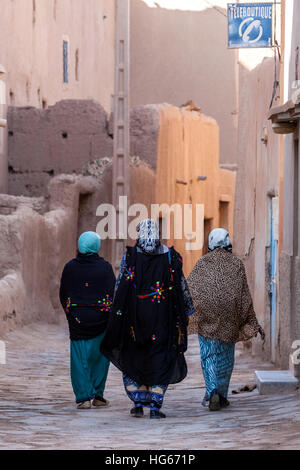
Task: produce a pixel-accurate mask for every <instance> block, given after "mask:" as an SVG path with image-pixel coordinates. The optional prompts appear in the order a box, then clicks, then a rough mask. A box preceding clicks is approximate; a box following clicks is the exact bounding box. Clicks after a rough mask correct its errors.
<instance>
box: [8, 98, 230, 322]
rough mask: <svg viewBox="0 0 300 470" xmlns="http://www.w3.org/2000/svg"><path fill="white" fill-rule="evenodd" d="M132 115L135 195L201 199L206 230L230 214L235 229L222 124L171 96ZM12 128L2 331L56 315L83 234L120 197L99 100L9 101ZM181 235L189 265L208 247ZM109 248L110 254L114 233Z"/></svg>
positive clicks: (134, 199) (134, 198)
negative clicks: (37, 104) (115, 194)
mask: <svg viewBox="0 0 300 470" xmlns="http://www.w3.org/2000/svg"><path fill="white" fill-rule="evenodd" d="M130 122H131V126H130V128H131V134H130V141H131V152H132V153H134V155H132V157H131V159H130V193H131V200H130V203H131V204H134V203H140V204H145V205H146V207H147V208H148V210H150V207H151V204H153V203H158V204H161V203H169V204H173V203H174V202H178V203H180V204H184V203H187V204H190V203H192V204H193V205H195V204H196V203H201V204H204V216H205V219H206V230H209V229H212V228H214V227H216V226H218V225H220V223H221V222H220V221H221V220H223V223H224V224H226V223H227V224H228V229H229V231H230V232H231V235H232V224H233V201H234V187H235V174H234V173H233V172H232V171H228V170H220V169H219V166H218V158H219V155H218V151H219V136H218V125H217V123H216V122H215V121H214V120H213V119H211V118H208V117H206V116H204V115H203V114H202V113H201V112H199V110H196V109H194V108H193V107H191V108H188V107H186V108H182V109H180V108H176V107H174V106H170V105H167V104H162V105H148V106H137V107H135V108H132V109H131V112H130ZM8 135H9V137H8V138H9V141H8V162H9V168H10V171H9V175H8V187H9V188H10V195H1V197H0V231H1V233H2V235H5V236H2V237H1V241H0V252H1V253H3V256H2V260H3V261H2V263H1V279H0V297H1V298H2V300H3V302H2V308H1V310H0V318H1V319H2V323H1V331H4V330H5V329H9V328H14V327H15V325H17V324H23V323H24V322H29V321H33V320H35V319H40V318H43V317H44V316H46V317H47V318H48V319H49V320H51V321H55V320H57V318H58V316H57V314H58V312H59V311H60V306H59V303H58V286H59V280H60V273H61V271H62V268H63V265H64V263H65V262H66V261H67V260H68V259H70V258H71V257H72V256H74V255H75V253H76V239H77V237H78V234H80V233H82V232H83V231H85V230H95V229H96V226H97V223H98V222H99V217H97V215H96V209H97V207H98V206H99V204H102V203H106V202H111V200H112V141H113V136H112V134H111V125H110V120H109V118H108V115H107V113H106V112H105V110H104V109H103V107H102V106H101V105H100V104H99V103H97V102H96V101H95V100H63V101H61V102H59V103H57V104H56V105H54V106H50V107H48V108H47V109H37V108H33V107H10V108H9V110H8ZM199 177H200V178H199ZM182 182H183V183H187V184H181V183H182ZM8 234H10V235H8ZM8 239H9V240H10V241H9V242H8ZM173 241H174V245H175V247H176V248H177V249H178V250H179V251H180V252H181V253H182V255H183V258H184V266H185V272H186V274H188V273H189V271H190V270H191V268H192V266H193V263H194V261H196V259H198V258H199V256H201V254H202V253H203V250H202V249H199V250H197V251H188V250H186V249H185V248H186V247H185V243H186V241H187V240H183V241H181V240H172V239H170V240H168V242H169V243H173ZM132 242H134V241H133V240H132ZM204 250H205V248H204ZM102 255H103V256H104V257H105V258H106V259H108V260H109V259H110V256H111V249H110V242H109V240H105V241H104V242H103V248H102ZM43 260H45V261H44V262H43ZM42 305H44V308H43V307H42Z"/></svg>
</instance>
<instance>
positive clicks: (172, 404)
mask: <svg viewBox="0 0 300 470" xmlns="http://www.w3.org/2000/svg"><path fill="white" fill-rule="evenodd" d="M5 340H6V346H7V365H5V366H4V365H1V366H0V371H1V376H0V377H1V378H0V409H1V414H0V449H295V448H298V449H299V448H300V400H299V398H300V397H299V392H295V393H292V394H289V395H281V396H269V397H262V396H259V395H258V394H257V391H256V390H255V391H253V392H251V393H244V394H239V395H232V394H231V392H230V396H229V399H230V401H231V407H230V408H229V409H226V410H223V411H221V412H217V413H213V412H209V411H208V409H207V408H203V407H202V406H201V399H202V397H203V394H204V383H203V378H202V375H201V372H200V362H199V347H198V344H197V338H196V337H195V336H192V337H190V346H189V351H188V355H187V359H188V364H189V375H188V377H187V378H186V380H185V381H184V382H182V383H181V384H179V385H176V386H170V389H169V391H168V393H167V395H166V398H165V406H164V411H165V413H166V414H167V419H166V420H161V421H154V420H151V421H150V420H149V418H148V413H147V416H145V417H144V418H143V419H134V418H132V417H129V414H128V413H129V409H130V403H129V401H128V399H127V397H126V395H125V392H124V390H123V387H122V384H121V375H120V372H119V371H118V370H116V369H115V368H114V367H111V368H110V373H109V378H108V382H107V391H106V397H107V398H108V399H109V400H110V401H111V406H110V407H109V408H107V409H100V410H98V409H91V410H86V411H84V410H81V411H79V410H77V409H76V408H75V406H74V402H73V394H72V389H71V385H70V381H69V345H68V335H67V329H66V325H65V324H63V325H45V324H34V325H31V326H26V327H25V328H23V329H19V330H16V331H14V332H13V333H10V334H9V335H7V338H5ZM269 367H270V365H268V364H261V363H257V362H256V361H255V360H254V359H252V358H249V357H247V356H246V357H245V356H244V353H242V351H241V350H237V354H236V367H235V371H234V374H233V379H232V383H231V389H236V388H237V387H239V386H241V385H244V384H246V383H249V382H253V371H254V370H255V369H256V368H259V369H264V368H269Z"/></svg>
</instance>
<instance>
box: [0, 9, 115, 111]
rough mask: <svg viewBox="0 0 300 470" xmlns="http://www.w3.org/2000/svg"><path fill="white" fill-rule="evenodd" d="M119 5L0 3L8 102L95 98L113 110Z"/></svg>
mask: <svg viewBox="0 0 300 470" xmlns="http://www.w3.org/2000/svg"><path fill="white" fill-rule="evenodd" d="M114 57H115V2H114V1H112V0H76V1H75V2H74V1H73V0H31V1H30V0H18V1H17V2H15V1H8V2H2V4H1V17H0V63H1V64H3V65H4V66H5V68H6V70H7V76H6V84H7V91H6V98H7V99H6V101H7V104H8V105H13V106H35V107H37V108H46V107H47V106H50V105H54V104H55V103H56V102H57V101H60V100H63V99H92V98H93V99H96V100H97V101H99V102H100V103H101V104H102V106H103V107H104V109H105V110H106V111H107V112H109V111H110V109H111V95H112V93H113V87H114Z"/></svg>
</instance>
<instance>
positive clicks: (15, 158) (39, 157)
mask: <svg viewBox="0 0 300 470" xmlns="http://www.w3.org/2000/svg"><path fill="white" fill-rule="evenodd" d="M107 126H108V124H107V114H106V112H105V110H104V109H103V107H102V106H101V105H100V104H99V103H97V102H96V101H94V100H63V101H60V102H58V103H56V104H55V105H54V106H50V107H49V108H48V109H45V110H43V109H37V108H33V107H9V109H8V165H9V166H8V170H9V179H8V192H9V194H14V195H24V196H41V195H45V193H46V190H47V184H48V183H49V181H50V179H51V177H53V176H56V175H58V174H61V173H81V172H82V171H83V170H84V166H85V165H86V164H87V163H89V162H91V161H94V160H97V159H102V158H104V157H111V156H112V146H113V140H112V137H111V136H110V135H109V134H108V127H107Z"/></svg>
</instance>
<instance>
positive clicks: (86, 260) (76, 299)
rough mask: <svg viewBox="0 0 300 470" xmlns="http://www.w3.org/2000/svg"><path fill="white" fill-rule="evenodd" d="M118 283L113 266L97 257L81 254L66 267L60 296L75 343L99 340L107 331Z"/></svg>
mask: <svg viewBox="0 0 300 470" xmlns="http://www.w3.org/2000/svg"><path fill="white" fill-rule="evenodd" d="M115 280H116V278H115V275H114V272H113V270H112V267H111V265H110V264H109V263H108V262H107V261H105V260H104V259H103V258H101V257H100V256H98V254H96V253H94V254H86V255H84V254H81V253H78V255H77V258H74V259H72V260H71V261H69V262H68V263H67V264H66V265H65V267H64V270H63V273H62V276H61V282H60V292H59V296H60V302H61V305H62V307H63V309H64V310H65V312H66V315H67V319H68V323H69V331H70V339H71V340H72V341H74V340H80V339H91V338H95V337H96V336H98V335H100V334H101V333H103V332H104V331H105V329H106V326H107V322H108V315H109V311H110V309H111V306H112V300H113V292H114V287H115Z"/></svg>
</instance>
